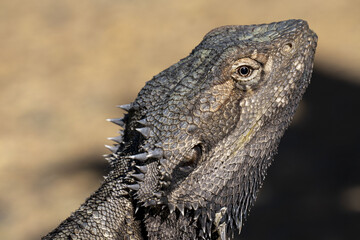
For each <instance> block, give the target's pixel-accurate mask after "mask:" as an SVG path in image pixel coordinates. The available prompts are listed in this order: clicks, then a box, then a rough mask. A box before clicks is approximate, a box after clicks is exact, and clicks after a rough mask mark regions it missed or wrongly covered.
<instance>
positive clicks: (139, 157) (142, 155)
mask: <svg viewBox="0 0 360 240" xmlns="http://www.w3.org/2000/svg"><path fill="white" fill-rule="evenodd" d="M128 158H130V159H136V160H140V161H145V160H146V159H147V153H139V154H136V155H131V156H128Z"/></svg>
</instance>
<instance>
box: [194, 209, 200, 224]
mask: <svg viewBox="0 0 360 240" xmlns="http://www.w3.org/2000/svg"><path fill="white" fill-rule="evenodd" d="M200 213H201V211H200V209H196V210H195V214H194V220H195V221H197V220H198V218H199V216H200Z"/></svg>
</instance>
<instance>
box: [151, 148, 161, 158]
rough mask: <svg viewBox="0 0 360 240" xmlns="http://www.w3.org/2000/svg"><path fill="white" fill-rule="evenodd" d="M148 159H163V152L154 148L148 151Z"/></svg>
mask: <svg viewBox="0 0 360 240" xmlns="http://www.w3.org/2000/svg"><path fill="white" fill-rule="evenodd" d="M147 157H148V158H161V157H163V150H162V149H161V148H155V149H154V150H150V151H149V152H148V155H147Z"/></svg>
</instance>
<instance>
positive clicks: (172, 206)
mask: <svg viewBox="0 0 360 240" xmlns="http://www.w3.org/2000/svg"><path fill="white" fill-rule="evenodd" d="M168 206H169V210H170V214H171V213H173V212H174V211H175V205H174V204H172V203H168Z"/></svg>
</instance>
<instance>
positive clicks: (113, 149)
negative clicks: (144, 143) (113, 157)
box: [105, 145, 119, 153]
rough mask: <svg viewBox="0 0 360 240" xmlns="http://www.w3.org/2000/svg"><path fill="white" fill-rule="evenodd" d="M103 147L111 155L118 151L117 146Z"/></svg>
mask: <svg viewBox="0 0 360 240" xmlns="http://www.w3.org/2000/svg"><path fill="white" fill-rule="evenodd" d="M105 147H106V148H107V149H109V150H110V151H111V152H113V153H116V152H117V150H118V149H119V145H115V146H110V145H105Z"/></svg>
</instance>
